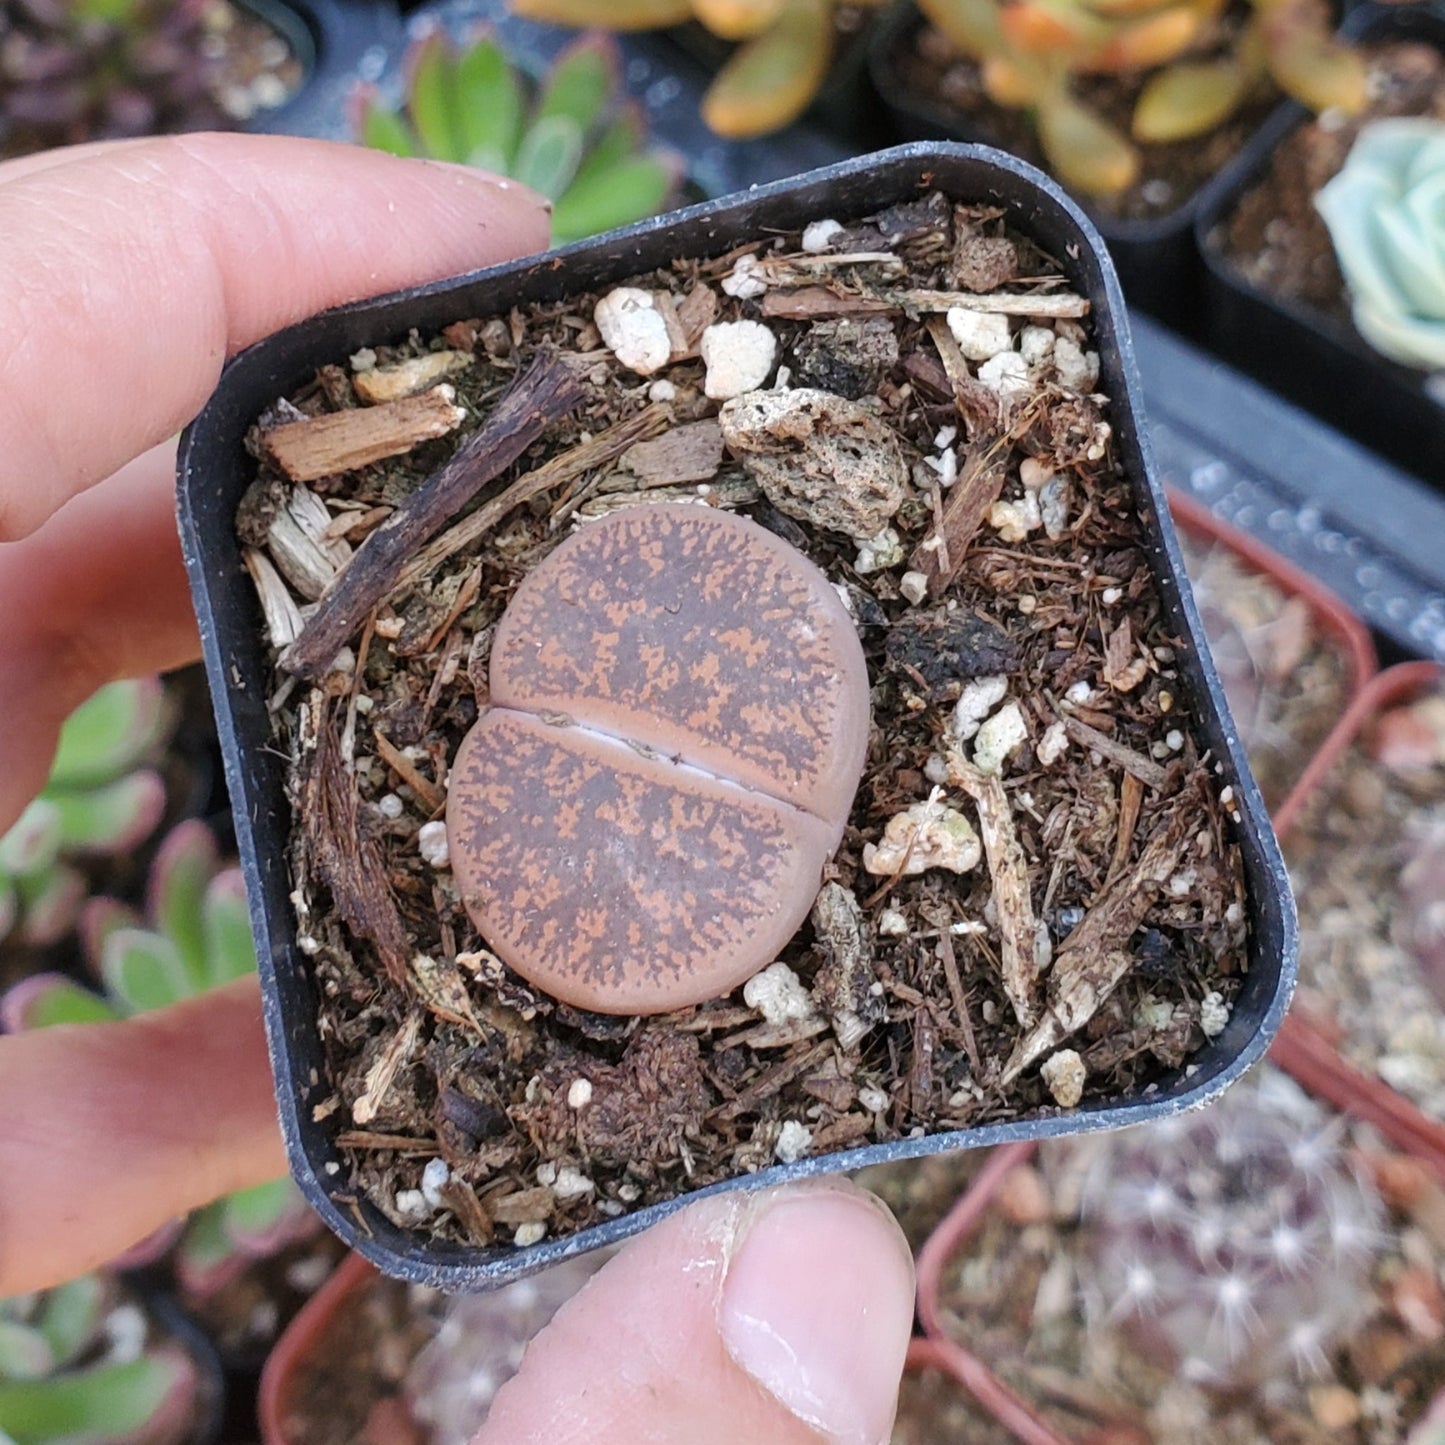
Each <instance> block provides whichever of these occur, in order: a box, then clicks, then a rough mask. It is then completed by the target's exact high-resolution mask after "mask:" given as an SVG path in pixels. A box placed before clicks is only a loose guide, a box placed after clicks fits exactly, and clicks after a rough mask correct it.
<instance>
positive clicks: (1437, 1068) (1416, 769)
mask: <svg viewBox="0 0 1445 1445" xmlns="http://www.w3.org/2000/svg"><path fill="white" fill-rule="evenodd" d="M1285 853H1286V857H1287V859H1288V862H1289V867H1290V875H1291V877H1292V879H1293V881H1294V886H1295V890H1296V895H1297V897H1298V898H1299V910H1300V984H1299V993H1298V1002H1299V1006H1300V1007H1301V1008H1302V1009H1304V1010H1305V1011H1306V1012H1307V1013H1308V1014H1309V1015H1310V1016H1311V1017H1313V1018H1314V1019H1315V1020H1316V1021H1317V1022H1319V1023H1320V1024H1321V1025H1322V1026H1323V1027H1324V1028H1325V1029H1326V1030H1327V1031H1328V1032H1329V1033H1330V1034H1331V1035H1332V1036H1333V1037H1334V1038H1335V1041H1336V1044H1337V1046H1338V1047H1339V1049H1340V1051H1341V1052H1342V1053H1343V1054H1344V1055H1345V1057H1346V1058H1348V1059H1349V1060H1350V1062H1351V1063H1353V1064H1355V1065H1357V1066H1358V1067H1359V1068H1361V1069H1363V1070H1365V1071H1366V1072H1367V1073H1374V1074H1378V1075H1379V1076H1380V1077H1381V1078H1382V1079H1384V1080H1385V1082H1386V1083H1387V1084H1390V1085H1391V1086H1392V1087H1393V1088H1396V1089H1399V1090H1400V1092H1401V1093H1403V1094H1406V1095H1408V1096H1409V1097H1410V1098H1411V1099H1413V1100H1414V1101H1415V1103H1417V1104H1418V1105H1419V1106H1420V1107H1421V1108H1422V1109H1423V1110H1424V1111H1425V1112H1426V1113H1428V1114H1430V1115H1431V1116H1432V1117H1433V1118H1435V1119H1439V1120H1445V1013H1442V1011H1441V1006H1442V1003H1445V906H1442V900H1445V696H1442V695H1441V694H1439V693H1436V692H1431V693H1427V694H1426V695H1425V696H1423V697H1421V698H1419V699H1417V700H1415V701H1412V702H1405V703H1401V704H1400V705H1399V706H1396V707H1392V708H1390V709H1389V710H1387V711H1386V712H1385V713H1384V714H1383V715H1382V716H1381V717H1380V719H1379V720H1378V722H1377V723H1376V725H1375V726H1374V727H1373V728H1372V729H1371V730H1369V731H1368V733H1367V735H1366V737H1365V738H1364V739H1363V740H1362V742H1361V743H1360V744H1359V745H1358V746H1356V747H1355V748H1353V749H1351V751H1350V752H1349V753H1348V754H1347V755H1346V756H1345V758H1344V760H1343V761H1342V762H1341V763H1340V764H1339V765H1338V767H1337V768H1336V769H1335V770H1334V772H1333V774H1332V775H1331V777H1330V779H1329V781H1328V783H1327V785H1326V787H1325V788H1324V790H1323V792H1322V793H1321V794H1320V795H1319V796H1318V797H1317V798H1316V799H1315V801H1314V803H1313V804H1312V805H1311V806H1310V807H1309V808H1308V809H1307V811H1306V813H1305V815H1304V817H1303V818H1302V819H1301V820H1300V822H1299V823H1298V824H1297V825H1296V826H1295V828H1294V829H1293V830H1292V832H1291V833H1290V835H1289V836H1288V838H1286V840H1285Z"/></svg>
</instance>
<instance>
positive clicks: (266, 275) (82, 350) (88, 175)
mask: <svg viewBox="0 0 1445 1445" xmlns="http://www.w3.org/2000/svg"><path fill="white" fill-rule="evenodd" d="M0 181H3V184H0V254H3V255H4V257H5V282H4V286H3V287H0V438H3V439H4V446H3V449H0V540H13V539H14V538H17V537H22V536H25V535H27V534H28V533H30V532H32V531H33V530H34V529H35V528H36V527H38V526H39V525H40V523H41V522H43V521H44V520H45V519H46V518H47V517H48V516H50V515H51V513H52V512H54V511H55V510H56V509H57V508H58V507H59V506H61V505H62V504H63V503H64V502H65V501H67V500H68V499H69V498H70V497H72V496H74V495H76V494H77V493H78V492H81V491H84V490H85V489H86V488H87V487H90V486H93V485H94V484H95V483H96V482H98V481H100V480H101V479H102V478H104V477H106V476H107V475H109V474H110V473H111V472H113V471H115V470H116V469H117V468H118V467H120V466H121V465H123V464H124V463H125V462H127V461H129V460H130V459H131V458H132V457H134V456H136V455H138V454H139V453H140V452H142V451H144V450H146V449H147V448H148V447H151V446H153V445H155V444H156V443H157V442H160V441H162V440H164V439H165V438H166V437H167V436H169V435H171V434H172V433H173V432H175V431H177V430H178V429H179V428H180V427H181V426H183V425H184V424H185V423H186V422H187V421H188V420H189V419H190V418H191V417H192V416H193V415H194V414H195V413H196V411H197V410H199V408H200V406H201V403H202V402H203V401H204V400H205V398H206V396H207V395H208V394H209V392H210V390H211V388H212V387H213V386H214V384H215V381H216V378H217V375H218V374H219V371H220V368H221V365H222V363H223V362H224V361H225V359H226V357H227V356H228V355H230V354H231V353H232V352H235V351H237V350H239V349H240V348H242V347H244V346H247V345H249V344H250V343H251V342H253V341H256V340H258V339H259V338H260V337H262V336H264V335H266V334H267V333H268V332H271V331H274V330H276V329H278V328H279V327H281V326H284V325H286V324H287V323H289V322H291V321H295V320H298V319H299V318H301V317H303V316H306V315H308V314H310V313H311V312H313V311H318V310H321V309H323V308H325V307H327V306H334V305H338V304H340V303H342V302H345V301H351V300H356V299H357V298H359V297H361V296H365V295H370V294H374V293H375V292H377V291H382V290H387V289H391V288H393V287H398V286H405V285H409V284H412V283H414V282H417V281H422V280H430V279H432V278H434V277H437V276H442V275H446V274H448V273H449V272H453V271H462V270H466V269H469V268H471V267H476V266H482V265H487V264H489V263H491V262H493V261H498V260H502V259H505V258H508V257H511V256H517V255H522V254H525V253H527V252H529V251H535V250H539V249H541V248H542V247H544V246H545V245H546V244H547V236H548V218H547V212H546V208H545V205H544V203H543V202H541V200H540V199H539V198H538V197H537V196H535V195H534V194H533V193H532V192H530V191H528V190H527V189H526V188H525V187H522V186H519V185H516V184H514V183H511V182H507V181H502V180H498V179H497V178H495V177H492V176H488V175H485V174H484V173H482V172H480V171H473V170H468V169H464V168H461V167H452V166H445V167H443V166H438V165H435V164H433V163H430V162H416V161H402V160H397V159H396V158H395V157H392V156H388V155H384V154H382V153H381V152H379V151H371V150H365V149H362V148H360V147H355V146H346V145H335V144H331V143H328V142H324V141H308V140H297V139H293V138H291V137H281V136H237V135H191V136H175V137H169V138H166V139H159V140H153V141H146V142H141V143H127V144H123V145H118V146H115V147H112V148H109V149H104V150H100V149H91V150H87V152H86V153H85V154H83V155H78V156H76V157H75V158H73V159H71V160H69V161H66V162H64V163H59V164H47V165H42V166H32V167H27V168H25V169H24V170H23V171H21V172H18V173H14V174H13V178H11V179H6V178H5V174H4V172H3V171H0Z"/></svg>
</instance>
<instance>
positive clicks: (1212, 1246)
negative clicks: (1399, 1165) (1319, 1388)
mask: <svg viewBox="0 0 1445 1445" xmlns="http://www.w3.org/2000/svg"><path fill="white" fill-rule="evenodd" d="M1382 1222H1383V1209H1382V1206H1381V1204H1380V1202H1379V1199H1378V1198H1377V1196H1376V1195H1375V1194H1374V1193H1373V1192H1372V1190H1371V1189H1370V1188H1369V1187H1367V1185H1366V1184H1365V1183H1364V1181H1362V1180H1361V1179H1360V1178H1359V1177H1358V1176H1357V1175H1356V1173H1355V1172H1354V1170H1353V1169H1352V1168H1351V1167H1350V1164H1349V1161H1348V1160H1347V1158H1346V1157H1345V1154H1344V1152H1343V1150H1342V1148H1341V1145H1340V1141H1339V1137H1338V1133H1337V1130H1336V1128H1335V1127H1334V1126H1333V1125H1332V1124H1331V1122H1330V1121H1329V1119H1328V1118H1327V1117H1326V1116H1325V1115H1324V1114H1323V1112H1322V1111H1321V1110H1320V1109H1319V1107H1318V1106H1317V1105H1315V1104H1314V1103H1313V1102H1312V1101H1311V1100H1310V1099H1308V1098H1307V1097H1306V1096H1305V1095H1304V1094H1302V1093H1301V1092H1300V1091H1299V1090H1298V1089H1297V1088H1296V1087H1295V1085H1294V1084H1293V1083H1292V1082H1291V1081H1290V1080H1289V1079H1287V1078H1286V1077H1285V1076H1284V1075H1282V1074H1277V1073H1274V1072H1271V1071H1266V1072H1264V1073H1262V1074H1261V1076H1260V1077H1259V1078H1258V1079H1257V1080H1256V1081H1255V1082H1254V1083H1253V1084H1252V1085H1248V1086H1240V1087H1237V1088H1235V1089H1234V1090H1232V1091H1231V1092H1230V1093H1228V1094H1226V1095H1225V1096H1224V1097H1223V1099H1221V1100H1220V1101H1219V1102H1217V1103H1216V1104H1214V1105H1213V1106H1211V1107H1210V1108H1208V1109H1204V1110H1201V1111H1199V1112H1198V1113H1194V1114H1186V1115H1178V1116H1176V1117H1174V1118H1173V1119H1169V1120H1165V1121H1161V1122H1159V1123H1154V1124H1149V1125H1147V1126H1145V1127H1142V1128H1139V1129H1133V1130H1129V1131H1127V1132H1125V1133H1123V1134H1120V1135H1117V1136H1115V1137H1114V1138H1113V1139H1112V1140H1111V1141H1109V1142H1108V1143H1107V1144H1105V1145H1104V1146H1103V1147H1102V1148H1101V1151H1100V1153H1099V1156H1098V1158H1097V1159H1096V1161H1095V1163H1094V1165H1093V1168H1092V1170H1091V1174H1090V1178H1089V1182H1088V1185H1087V1187H1086V1194H1085V1205H1084V1223H1085V1229H1084V1235H1083V1249H1082V1250H1081V1254H1080V1264H1079V1269H1080V1280H1081V1284H1082V1286H1083V1290H1084V1295H1085V1300H1086V1302H1087V1303H1088V1305H1089V1307H1090V1309H1091V1312H1092V1318H1093V1320H1094V1321H1095V1322H1096V1324H1097V1325H1098V1326H1099V1327H1100V1328H1119V1329H1122V1330H1123V1331H1124V1332H1125V1333H1126V1334H1127V1335H1128V1337H1129V1338H1130V1339H1131V1340H1132V1341H1133V1342H1134V1344H1135V1346H1136V1348H1138V1349H1139V1350H1140V1351H1141V1353H1143V1354H1145V1355H1147V1356H1149V1357H1151V1358H1153V1359H1156V1360H1157V1361H1158V1362H1159V1363H1161V1364H1163V1365H1164V1366H1165V1367H1168V1368H1174V1369H1177V1370H1178V1371H1179V1373H1180V1375H1181V1376H1182V1377H1183V1378H1185V1379H1187V1380H1189V1381H1191V1382H1193V1383H1196V1384H1200V1385H1205V1386H1210V1387H1217V1388H1220V1389H1246V1388H1255V1387H1259V1386H1263V1385H1266V1384H1269V1383H1271V1382H1276V1383H1279V1382H1287V1381H1288V1380H1290V1379H1294V1378H1298V1377H1300V1376H1302V1375H1303V1376H1308V1375H1311V1374H1316V1373H1319V1372H1321V1371H1323V1369H1324V1368H1325V1366H1326V1363H1327V1359H1328V1356H1329V1353H1330V1351H1331V1349H1333V1348H1334V1347H1335V1346H1336V1345H1337V1344H1338V1343H1339V1342H1340V1341H1341V1340H1343V1339H1344V1338H1345V1337H1347V1336H1348V1334H1349V1332H1350V1331H1351V1330H1352V1329H1354V1328H1355V1326H1357V1325H1358V1324H1359V1323H1360V1322H1361V1320H1362V1318H1363V1315H1364V1312H1365V1311H1366V1310H1367V1309H1368V1301H1369V1298H1370V1294H1369V1290H1368V1289H1367V1288H1366V1285H1367V1281H1368V1278H1369V1273H1370V1269H1371V1265H1372V1261H1373V1259H1374V1256H1375V1253H1376V1248H1377V1240H1378V1237H1379V1230H1380V1226H1381V1224H1382Z"/></svg>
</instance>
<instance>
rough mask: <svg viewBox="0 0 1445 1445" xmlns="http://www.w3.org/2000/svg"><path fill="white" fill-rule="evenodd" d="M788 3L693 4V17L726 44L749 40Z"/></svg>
mask: <svg viewBox="0 0 1445 1445" xmlns="http://www.w3.org/2000/svg"><path fill="white" fill-rule="evenodd" d="M784 3H785V0H692V11H693V14H694V15H695V16H696V17H697V18H698V19H699V20H701V21H702V23H703V24H704V25H706V26H707V28H708V29H709V30H711V31H712V33H713V34H714V35H718V36H721V37H722V39H724V40H750V39H751V38H752V37H753V36H754V35H760V34H762V32H763V31H764V30H766V29H767V28H768V27H769V26H770V25H771V24H772V23H773V22H774V21H775V20H776V19H777V18H778V16H779V15H780V14H782V10H783V5H784Z"/></svg>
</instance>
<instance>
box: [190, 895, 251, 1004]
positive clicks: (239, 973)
mask: <svg viewBox="0 0 1445 1445" xmlns="http://www.w3.org/2000/svg"><path fill="white" fill-rule="evenodd" d="M202 908H203V913H204V919H205V937H206V945H205V946H206V985H207V987H209V988H216V987H219V986H220V985H221V984H223V983H230V982H231V980H232V979H236V978H244V977H245V976H246V975H247V974H248V973H255V971H256V945H255V943H254V942H253V940H252V938H251V916H250V914H249V912H248V911H247V908H246V886H245V884H244V883H243V882H242V880H241V870H240V869H239V868H227V869H224V870H223V871H222V872H220V873H217V874H216V876H215V877H214V878H213V879H212V880H211V884H210V886H209V887H208V888H207V889H206V897H205V902H204V904H203V905H202Z"/></svg>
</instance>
